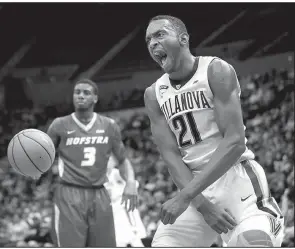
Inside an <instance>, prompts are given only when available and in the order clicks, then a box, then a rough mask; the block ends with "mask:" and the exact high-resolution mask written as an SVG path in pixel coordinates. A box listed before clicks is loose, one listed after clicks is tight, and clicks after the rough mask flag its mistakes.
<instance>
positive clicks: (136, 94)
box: [0, 3, 294, 247]
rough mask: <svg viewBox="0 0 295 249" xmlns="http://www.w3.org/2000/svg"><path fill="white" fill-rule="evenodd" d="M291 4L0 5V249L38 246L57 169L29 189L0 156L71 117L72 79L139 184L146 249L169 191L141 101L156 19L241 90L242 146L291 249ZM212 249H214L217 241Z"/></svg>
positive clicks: (45, 232) (150, 74)
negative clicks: (229, 71) (184, 33)
mask: <svg viewBox="0 0 295 249" xmlns="http://www.w3.org/2000/svg"><path fill="white" fill-rule="evenodd" d="M293 6H294V5H293V4H279V3H251V4H250V3H239V4H238V3H87V4H79V3H68V4H65V3H58V4H56V3H55V4H54V3H42V4H41V3H26V4H24V3H18V4H16V3H11V4H10V3H5V4H4V3H0V32H1V39H0V54H1V56H0V246H2V247H3V246H4V247H15V246H18V247H20V246H25V247H43V246H45V247H48V246H52V245H51V239H50V235H49V228H50V226H51V213H52V189H53V187H54V182H55V180H56V177H57V169H56V168H55V167H53V168H52V170H51V171H49V172H47V173H46V174H45V175H44V176H42V177H41V178H40V179H39V180H38V181H33V180H31V179H28V178H25V177H23V176H21V175H18V174H17V173H15V172H14V171H13V170H12V168H11V167H10V166H9V164H8V160H7V157H6V149H7V146H8V143H9V141H10V139H11V138H12V136H13V135H14V134H16V133H17V132H19V131H20V130H22V129H26V128H37V129H40V130H43V131H46V129H47V127H48V125H49V124H50V123H51V122H52V120H53V119H54V118H55V117H57V116H62V115H67V114H69V113H70V112H72V111H73V108H72V104H71V100H72V87H73V84H74V82H75V81H76V80H77V79H79V78H80V77H86V78H90V79H92V80H93V81H95V82H96V83H97V84H98V87H99V91H100V102H99V104H98V105H97V107H96V111H97V112H101V113H103V114H104V115H107V116H110V117H112V118H114V119H115V120H116V121H117V122H118V124H119V125H120V127H121V130H122V135H123V140H124V143H125V145H126V147H127V150H128V153H129V157H130V159H131V161H132V163H133V165H134V169H135V171H136V178H137V180H138V181H139V183H140V188H139V196H140V205H139V211H140V215H141V217H142V219H143V222H144V225H145V227H146V230H147V234H148V237H147V238H146V240H145V244H146V245H147V246H149V245H150V244H149V243H150V240H151V238H152V237H153V234H154V232H155V229H156V227H157V224H158V221H159V211H160V208H161V204H162V203H163V202H165V201H166V200H167V199H168V198H171V197H173V195H174V194H175V191H176V187H175V185H174V184H173V182H172V181H171V179H170V176H169V174H168V172H167V169H166V166H165V163H164V162H163V161H162V160H161V158H160V156H159V153H158V151H157V149H156V147H155V146H154V143H153V139H152V137H151V132H150V128H149V120H148V118H147V116H146V114H145V110H144V108H143V106H144V103H143V93H144V90H145V88H146V87H147V86H149V85H151V84H152V83H153V82H154V81H155V80H156V79H157V77H159V76H160V75H161V74H162V72H161V70H160V68H158V66H157V65H156V64H155V63H153V61H152V60H151V59H150V58H149V54H148V51H147V48H146V44H145V40H144V37H145V29H146V27H147V23H148V20H149V19H150V18H151V17H153V16H155V15H158V14H169V15H174V16H177V17H179V18H180V19H182V20H183V21H184V23H185V24H186V25H187V29H188V31H189V33H190V46H191V51H192V53H193V54H194V55H214V56H218V57H220V58H222V59H224V60H226V61H227V62H229V63H231V64H232V65H233V66H234V67H235V69H236V71H237V74H238V76H239V80H240V84H241V88H242V96H241V99H242V108H243V115H244V123H245V125H246V127H247V131H246V135H247V138H248V146H249V147H250V149H252V150H253V151H254V152H255V154H256V160H257V161H258V162H259V163H260V164H261V165H262V166H263V167H264V169H265V171H266V174H267V178H268V181H269V185H270V189H271V193H272V195H273V196H274V197H275V199H276V200H277V202H278V203H279V205H280V207H281V208H282V210H283V213H284V215H285V220H286V229H285V239H284V243H283V246H284V247H294V53H293V48H294V47H293V46H292V45H293V44H292V45H291V25H292V23H293V21H292V19H293V18H291V17H292V15H294V8H293ZM213 246H221V245H220V244H219V242H218V241H217V242H216V244H215V245H213Z"/></svg>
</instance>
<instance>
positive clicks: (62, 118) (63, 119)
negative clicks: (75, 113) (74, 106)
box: [52, 115, 70, 125]
mask: <svg viewBox="0 0 295 249" xmlns="http://www.w3.org/2000/svg"><path fill="white" fill-rule="evenodd" d="M69 118H70V115H67V116H60V117H56V118H54V119H53V121H52V124H54V125H59V124H61V123H63V122H64V121H65V120H68V119H69Z"/></svg>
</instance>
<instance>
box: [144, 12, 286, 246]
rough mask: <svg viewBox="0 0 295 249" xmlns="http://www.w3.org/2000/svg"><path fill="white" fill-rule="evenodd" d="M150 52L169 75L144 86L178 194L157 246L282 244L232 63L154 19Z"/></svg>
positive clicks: (181, 29)
mask: <svg viewBox="0 0 295 249" xmlns="http://www.w3.org/2000/svg"><path fill="white" fill-rule="evenodd" d="M146 43H147V47H148V50H149V53H150V55H151V57H152V58H153V59H154V60H155V61H156V62H157V63H158V64H159V65H160V67H161V68H162V69H163V70H164V72H165V74H164V75H163V76H162V77H161V78H159V79H158V80H157V81H156V82H155V83H154V84H153V85H152V86H150V87H149V88H147V89H146V91H145V106H146V109H147V112H148V115H149V118H150V121H151V129H152V133H153V136H154V139H155V142H156V144H157V145H158V148H159V150H160V153H161V155H162V157H163V159H164V160H165V162H166V163H167V165H168V169H169V172H170V174H171V176H172V179H173V180H174V182H175V184H176V185H177V186H178V188H179V189H180V191H179V192H178V194H177V195H176V196H175V197H174V198H172V199H171V200H168V201H167V202H166V203H164V205H163V207H162V211H161V221H162V223H160V225H159V227H158V229H157V232H156V234H155V236H154V239H153V243H152V246H154V247H208V246H210V245H211V244H212V243H213V242H214V241H215V240H216V237H217V236H218V234H221V237H222V239H223V241H224V243H225V244H227V245H228V246H230V247H278V246H281V243H282V232H283V229H282V227H283V217H282V214H281V212H280V210H279V208H278V205H277V203H276V201H275V200H274V198H272V197H271V195H270V192H269V189H268V184H267V180H266V176H265V173H264V170H263V168H262V167H261V166H260V165H259V164H258V163H257V162H256V161H255V160H254V154H253V153H252V152H251V151H250V150H249V149H248V148H247V147H246V145H245V143H246V139H245V131H244V125H243V119H242V111H241V107H240V98H239V97H240V86H239V82H238V80H237V76H236V73H235V70H234V69H233V67H232V66H231V65H229V64H227V63H226V62H225V61H223V60H221V59H219V58H216V57H202V56H200V57H194V56H193V55H192V54H191V53H190V50H189V35H188V33H187V30H186V27H185V25H184V23H183V22H182V21H181V20H179V19H178V18H175V17H171V16H157V17H154V18H153V19H151V21H150V23H149V25H148V28H147V31H146Z"/></svg>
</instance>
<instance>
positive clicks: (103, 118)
mask: <svg viewBox="0 0 295 249" xmlns="http://www.w3.org/2000/svg"><path fill="white" fill-rule="evenodd" d="M96 115H97V117H98V119H100V121H101V122H102V123H104V124H105V125H106V126H116V125H117V122H116V120H115V119H113V118H111V117H107V116H106V115H103V114H99V113H96Z"/></svg>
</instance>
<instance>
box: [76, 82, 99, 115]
mask: <svg viewBox="0 0 295 249" xmlns="http://www.w3.org/2000/svg"><path fill="white" fill-rule="evenodd" d="M73 102H74V106H75V109H78V110H87V109H89V108H91V107H93V106H94V105H95V104H96V102H97V95H95V93H94V90H93V87H92V86H91V85H89V84H84V83H81V84H77V85H76V86H75V89H74V95H73Z"/></svg>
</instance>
